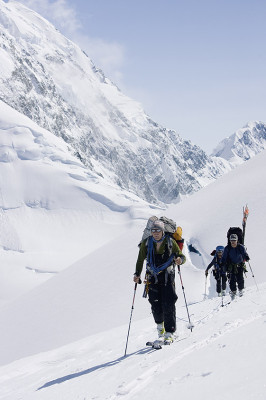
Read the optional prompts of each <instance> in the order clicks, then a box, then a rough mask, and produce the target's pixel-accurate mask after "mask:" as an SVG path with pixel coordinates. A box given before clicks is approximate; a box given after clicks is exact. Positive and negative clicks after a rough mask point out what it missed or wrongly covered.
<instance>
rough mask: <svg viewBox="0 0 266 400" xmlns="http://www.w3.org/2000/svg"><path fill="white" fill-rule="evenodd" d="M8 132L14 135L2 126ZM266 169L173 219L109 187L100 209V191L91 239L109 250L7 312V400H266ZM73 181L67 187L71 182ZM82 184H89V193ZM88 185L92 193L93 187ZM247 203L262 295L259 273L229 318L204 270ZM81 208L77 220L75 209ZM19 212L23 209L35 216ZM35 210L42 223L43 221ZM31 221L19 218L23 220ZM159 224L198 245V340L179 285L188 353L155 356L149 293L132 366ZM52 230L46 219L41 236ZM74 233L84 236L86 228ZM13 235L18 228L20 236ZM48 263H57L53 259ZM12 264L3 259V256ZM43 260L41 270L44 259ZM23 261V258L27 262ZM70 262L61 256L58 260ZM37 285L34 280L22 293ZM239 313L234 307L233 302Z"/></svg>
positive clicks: (205, 196)
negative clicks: (172, 226)
mask: <svg viewBox="0 0 266 400" xmlns="http://www.w3.org/2000/svg"><path fill="white" fill-rule="evenodd" d="M2 129H6V127H3V126H2ZM43 135H44V136H45V133H43ZM11 148H12V146H11ZM14 148H15V149H16V148H17V145H16V146H14ZM57 151H58V150H57ZM22 161H23V162H25V160H17V162H19V163H22ZM28 161H31V159H30V160H28ZM13 162H14V161H13ZM265 163H266V154H265V152H263V153H261V154H260V155H258V156H256V157H254V158H253V159H252V160H249V161H248V162H247V163H245V164H243V165H241V166H240V167H238V168H236V169H235V170H234V171H232V172H230V173H228V174H227V175H226V176H224V177H222V178H221V179H219V180H217V181H216V182H215V183H213V184H211V185H209V186H208V187H206V188H204V189H202V190H201V191H200V192H198V193H196V194H194V195H193V196H191V197H190V198H188V199H185V200H184V201H183V202H182V203H180V204H178V205H172V206H170V207H169V209H168V210H160V209H157V210H155V209H151V208H149V206H148V205H147V204H145V203H141V202H140V201H139V200H137V198H135V199H134V200H135V202H134V203H133V201H132V199H129V198H127V197H126V194H125V193H124V192H121V193H120V196H121V197H119V195H118V193H117V192H116V191H115V192H113V191H112V190H111V189H110V187H108V186H107V187H106V186H103V185H102V184H101V183H98V184H97V185H96V184H95V185H93V186H91V190H90V193H93V194H92V195H91V197H93V198H94V199H95V198H96V199H99V191H100V194H101V197H100V198H101V203H99V202H98V201H96V200H95V201H94V202H91V201H90V202H89V204H88V207H89V208H90V210H89V212H90V220H91V219H92V220H93V218H95V220H96V221H97V223H95V224H94V223H93V224H92V226H91V225H88V226H87V228H88V227H89V228H90V229H88V230H87V231H86V233H87V232H91V235H93V237H94V238H95V241H96V238H98V246H97V245H92V246H91V247H90V246H89V247H88V248H87V255H84V257H83V258H81V259H79V260H77V261H75V262H74V263H72V265H70V266H69V267H68V268H65V269H63V270H62V269H61V270H58V273H57V274H54V276H53V277H51V279H48V280H46V282H44V283H42V284H41V285H39V286H36V285H35V287H34V288H33V289H32V290H28V289H27V290H26V289H25V290H24V294H22V295H21V296H19V297H18V298H15V299H13V300H11V301H9V302H6V304H3V305H2V306H1V308H0V324H1V327H2V329H1V330H0V341H1V343H3V344H4V346H1V349H0V363H1V365H2V367H1V368H0V382H1V385H0V398H1V399H5V400H11V399H12V400H18V399H23V400H30V399H42V400H44V399H49V400H50V399H53V398H59V399H60V398H61V399H64V400H70V399H71V400H73V399H82V400H84V399H86V400H91V399H109V400H110V399H117V398H125V399H129V398H130V399H136V398H137V397H138V398H139V397H140V396H142V398H145V399H147V400H149V399H160V398H161V397H162V396H163V395H166V396H167V397H168V398H175V397H176V396H177V395H178V396H180V398H182V399H184V400H186V399H191V398H193V396H197V398H198V399H202V400H203V399H204V400H206V399H211V398H213V396H214V395H215V398H217V399H231V398H235V399H241V400H243V399H244V400H250V399H252V398H256V399H264V398H265V394H266V393H265V390H266V386H265V379H264V369H263V365H264V361H263V360H264V350H265V340H264V338H265V327H266V324H265V315H266V293H265V291H266V286H265V269H264V267H263V264H262V259H263V244H264V242H263V232H264V226H265V216H264V205H265V198H266V189H265V185H263V182H265ZM7 165H8V164H7ZM7 165H6V167H7ZM34 165H35V164H34ZM53 165H54V164H53ZM59 165H61V162H60V163H59ZM67 165H68V166H69V164H67ZM57 166H58V164H57V163H56V164H55V165H54V168H53V171H54V174H53V175H52V177H51V179H52V180H53V182H54V186H55V187H56V185H59V184H60V180H61V178H62V177H61V175H57ZM21 167H22V165H21ZM36 168H37V164H36ZM40 168H41V170H42V167H40ZM12 169H13V167H12ZM19 170H21V168H20V169H19ZM76 172H77V171H75V173H76ZM79 175H80V176H81V171H80V170H79ZM1 176H2V174H1ZM63 176H64V177H65V173H64V174H63ZM68 179H69V178H67V179H66V182H72V181H68ZM16 182H17V183H18V182H19V181H18V180H17V181H16ZM77 182H78V184H81V185H83V184H84V181H80V180H78V181H77ZM80 182H81V183H80ZM75 183H76V181H75ZM86 184H87V185H88V184H90V185H91V184H92V183H91V181H90V180H89V182H87V183H86ZM75 188H76V186H75ZM96 188H97V189H98V192H96ZM46 189H47V187H46ZM72 190H74V188H73V187H72V185H70V187H69V191H70V193H72ZM48 192H49V191H48ZM55 193H57V192H55ZM46 194H47V193H46ZM116 196H117V197H116ZM91 197H89V199H90V198H91ZM11 198H13V197H12V196H11ZM20 198H21V197H20ZM51 198H53V196H52V195H51ZM63 198H64V196H63ZM24 199H25V198H24ZM78 199H79V197H78ZM86 200H87V197H86ZM24 201H25V200H24ZM79 201H81V200H79ZM245 203H248V205H249V207H250V216H249V219H248V225H247V233H246V244H247V247H248V251H249V253H250V256H251V263H252V267H253V269H254V272H255V278H256V282H257V283H258V285H259V291H258V290H257V286H256V285H255V281H254V279H253V278H252V276H251V273H250V272H248V274H247V279H246V286H247V289H246V291H245V296H244V297H243V298H241V299H240V298H237V299H236V301H234V302H233V303H231V304H228V305H226V306H225V307H221V299H219V298H217V297H216V296H215V291H214V287H213V286H214V282H213V279H212V278H210V279H209V280H208V282H207V288H206V289H207V296H208V299H206V300H204V288H205V276H204V269H205V267H206V265H207V263H208V262H209V261H210V260H211V257H210V256H209V253H210V252H211V251H212V250H213V248H214V247H215V246H216V245H217V244H225V235H226V231H227V229H228V227H229V226H230V225H239V224H241V219H242V206H243V205H244V204H245ZM57 204H59V203H57ZM62 204H64V203H61V204H60V207H62ZM81 204H83V203H81ZM110 204H112V205H113V204H116V206H118V205H120V206H121V205H123V206H124V207H125V206H126V210H125V209H124V208H121V207H120V208H118V210H119V212H118V211H117V208H115V209H114V207H113V206H112V207H108V205H110ZM129 204H130V207H129ZM85 205H86V203H85ZM97 206H98V207H100V208H97ZM104 206H105V207H106V208H104ZM72 207H73V208H74V210H75V211H76V212H77V214H78V210H77V209H75V207H74V205H72ZM20 208H22V209H24V208H25V204H24V203H23V204H22V207H20ZM27 208H29V211H30V212H31V213H32V212H33V213H34V212H35V211H36V210H35V209H34V208H32V207H27ZM39 208H41V207H38V208H37V210H39ZM18 209H19V208H18ZM81 209H82V207H81ZM103 210H105V213H104V211H103ZM123 210H124V211H123ZM3 211H4V212H5V213H6V212H8V213H9V212H10V213H9V215H11V213H12V212H11V210H6V209H5V208H4V207H3ZM39 211H40V210H39ZM50 211H51V210H49V211H48V210H47V209H46V211H45V212H46V213H47V214H48V215H47V218H46V219H47V220H49V221H50V223H51V227H52V228H56V227H57V224H58V220H57V219H56V220H53V217H51V216H52V214H50ZM57 211H58V212H61V213H62V215H63V217H64V219H65V220H67V219H68V218H70V214H69V210H68V209H64V208H60V210H57ZM122 211H123V212H122ZM20 212H21V214H18V216H19V217H21V216H23V213H24V211H23V210H20ZM153 213H155V214H157V215H162V214H167V215H168V216H169V217H171V218H173V219H176V220H177V222H178V223H179V224H180V225H182V227H183V231H184V236H185V238H186V240H187V243H188V244H190V243H192V244H193V245H194V246H196V247H197V248H198V249H199V250H200V252H201V254H202V255H201V256H194V257H193V258H192V257H191V254H192V253H191V254H189V253H188V252H187V248H185V252H186V255H187V258H188V261H187V263H186V264H185V265H184V266H183V267H182V279H183V283H184V288H185V293H186V298H187V301H188V304H189V312H190V315H191V319H192V321H193V322H194V324H195V328H194V330H193V332H192V333H191V332H190V331H189V330H188V329H187V321H188V320H187V314H186V308H185V307H184V298H183V292H182V289H181V285H180V280H179V277H178V275H177V277H176V286H177V293H178V296H179V300H178V302H177V322H178V327H177V333H178V335H179V337H180V341H176V342H175V343H174V344H173V345H172V346H171V347H169V348H164V349H163V350H162V351H157V352H154V351H152V350H150V349H146V348H145V342H146V341H147V340H150V339H153V338H154V335H155V326H154V323H153V320H152V316H151V314H150V308H149V304H148V301H147V300H145V299H143V298H142V291H143V286H138V288H137V292H136V300H135V308H134V313H133V320H132V326H131V332H130V338H129V346H128V353H127V357H126V358H124V357H123V356H124V350H125V342H126V335H127V329H128V322H129V317H130V312H131V306H132V299H133V288H134V285H133V282H132V275H133V272H134V265H135V261H136V257H137V252H138V248H137V243H138V241H139V238H140V236H141V233H142V229H143V228H144V226H145V219H144V218H146V217H148V216H149V215H151V214H153ZM34 215H35V214H34ZM82 215H83V214H82ZM84 215H85V216H86V213H84ZM121 216H122V219H121ZM84 218H85V217H84ZM46 219H43V220H41V219H40V218H36V221H37V222H38V224H39V226H38V228H39V229H42V224H43V223H44V221H45V220H46ZM70 220H71V218H70ZM106 220H107V222H108V223H109V224H110V229H111V228H112V229H113V230H114V232H115V234H114V235H113V234H111V233H110V232H111V230H110V231H109V235H108V234H107V235H106V236H108V238H104V235H103V234H102V232H103V230H102V225H100V224H99V223H98V222H99V221H101V222H105V221H106ZM18 221H19V220H18ZM88 221H89V219H88ZM61 222H62V221H61ZM75 223H77V224H78V226H79V224H80V223H81V221H80V219H76V220H75ZM75 223H73V225H72V226H75ZM13 226H14V227H15V228H16V225H15V224H14V225H13ZM67 229H69V226H67ZM27 230H28V227H27V225H25V224H21V226H20V230H18V231H17V236H18V238H19V240H20V241H21V240H22V238H23V233H24V232H25V234H26V236H27ZM44 232H45V231H44ZM49 232H50V235H51V236H52V238H53V240H55V241H57V240H58V243H59V247H60V243H62V242H63V241H64V238H60V237H58V236H57V232H54V231H53V230H50V231H49ZM105 232H106V231H105ZM119 232H120V235H119ZM74 233H76V231H75V232H74ZM42 234H43V233H42ZM68 235H70V236H68ZM11 237H12V235H11ZM67 237H68V238H69V239H68V240H69V241H67V242H66V244H67V246H69V245H70V242H71V240H72V243H71V244H73V246H74V245H75V243H76V238H75V234H74V235H73V236H71V234H70V233H69V232H68V234H67ZM79 238H80V237H79ZM30 242H31V241H30V240H29V241H28V243H30ZM83 244H84V243H83ZM49 245H50V242H49ZM54 246H55V247H54V249H56V245H55V244H54ZM74 248H75V246H74ZM46 251H48V252H49V248H48V249H47V248H46ZM83 251H84V252H85V250H84V248H83ZM5 252H6V250H5V249H4V248H3V249H2V250H1V255H3V254H4V253H5ZM37 253H38V254H37V256H38V258H39V261H40V262H41V259H42V255H41V253H40V252H37ZM59 253H60V252H59ZM18 254H19V255H22V256H23V253H20V252H18ZM61 255H62V253H60V254H58V255H57V256H58V259H60V256H61ZM76 256H77V253H75V257H76ZM192 261H193V263H192ZM70 264H71V262H70ZM59 271H61V272H59ZM24 278H25V277H24ZM26 282H27V280H26V279H25V280H24V281H23V284H26ZM39 283H40V282H39ZM22 286H23V285H22ZM228 301H229V296H228V295H227V296H226V299H225V302H226V303H227V302H228ZM181 339H182V340H181Z"/></svg>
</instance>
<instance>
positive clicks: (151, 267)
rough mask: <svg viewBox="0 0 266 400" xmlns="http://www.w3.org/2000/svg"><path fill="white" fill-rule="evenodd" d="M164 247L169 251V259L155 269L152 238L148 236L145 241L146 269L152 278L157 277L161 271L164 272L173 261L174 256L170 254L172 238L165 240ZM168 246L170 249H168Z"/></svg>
mask: <svg viewBox="0 0 266 400" xmlns="http://www.w3.org/2000/svg"><path fill="white" fill-rule="evenodd" d="M166 246H167V247H168V251H169V258H168V260H167V261H166V262H165V263H163V264H161V265H159V266H158V267H156V265H155V257H154V246H153V237H152V236H150V237H149V238H148V240H147V265H146V268H147V270H148V271H149V272H151V273H152V274H153V275H154V276H155V275H156V276H157V275H158V274H159V273H160V272H161V271H163V270H165V269H166V268H168V267H170V265H172V264H173V261H174V254H173V253H172V247H173V242H172V238H171V237H169V238H167V242H166ZM169 246H170V248H169Z"/></svg>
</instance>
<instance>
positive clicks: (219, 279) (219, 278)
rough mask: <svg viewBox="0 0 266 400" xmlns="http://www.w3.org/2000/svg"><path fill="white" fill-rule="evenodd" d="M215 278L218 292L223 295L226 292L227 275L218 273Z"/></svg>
mask: <svg viewBox="0 0 266 400" xmlns="http://www.w3.org/2000/svg"><path fill="white" fill-rule="evenodd" d="M214 278H215V279H216V292H217V293H221V291H222V290H226V281H227V277H226V274H221V273H216V274H214Z"/></svg>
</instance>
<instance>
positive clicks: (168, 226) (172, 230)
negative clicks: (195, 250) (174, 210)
mask: <svg viewBox="0 0 266 400" xmlns="http://www.w3.org/2000/svg"><path fill="white" fill-rule="evenodd" d="M158 219H159V220H160V221H162V222H163V223H164V232H165V233H166V235H168V236H170V237H172V238H173V239H174V240H175V241H176V243H177V244H178V246H179V248H180V250H181V251H182V249H183V245H184V239H183V238H182V228H181V226H178V227H177V226H176V222H175V221H173V220H172V219H170V218H167V217H160V218H157V217H156V216H155V215H153V216H152V217H150V218H149V219H148V221H147V224H146V227H145V229H144V231H143V235H142V239H141V242H143V240H145V239H147V238H148V237H149V236H151V227H152V225H153V223H154V221H157V220H158ZM141 242H140V243H139V247H140V245H141Z"/></svg>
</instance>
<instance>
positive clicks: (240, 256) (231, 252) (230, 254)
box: [222, 244, 249, 266]
mask: <svg viewBox="0 0 266 400" xmlns="http://www.w3.org/2000/svg"><path fill="white" fill-rule="evenodd" d="M248 260H249V256H248V253H247V252H246V249H245V247H244V246H243V245H242V244H238V245H237V246H236V247H235V248H234V247H232V246H231V244H229V245H227V246H226V247H225V249H224V253H223V256H222V264H223V265H225V266H227V265H230V264H241V263H243V262H245V261H248Z"/></svg>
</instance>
